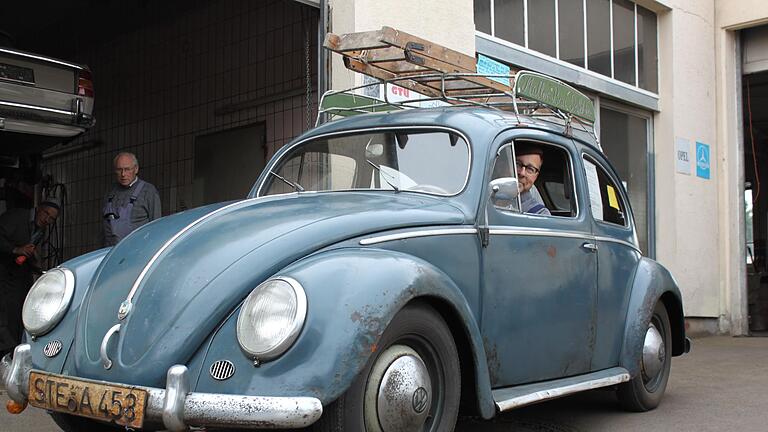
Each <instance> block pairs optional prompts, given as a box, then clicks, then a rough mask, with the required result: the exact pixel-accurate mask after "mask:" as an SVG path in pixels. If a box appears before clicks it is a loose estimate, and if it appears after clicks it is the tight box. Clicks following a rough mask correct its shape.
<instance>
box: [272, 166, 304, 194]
mask: <svg viewBox="0 0 768 432" xmlns="http://www.w3.org/2000/svg"><path fill="white" fill-rule="evenodd" d="M269 173H270V174H272V175H273V176H275V177H277V178H278V179H280V180H282V181H283V182H285V184H287V185H288V186H290V187H292V188H293V190H295V191H296V192H304V188H303V187H301V185H300V184H298V183H296V182H292V181H290V180H288V179H287V178H285V177H283V176H281V175H280V174H278V173H276V172H274V171H270V172H269Z"/></svg>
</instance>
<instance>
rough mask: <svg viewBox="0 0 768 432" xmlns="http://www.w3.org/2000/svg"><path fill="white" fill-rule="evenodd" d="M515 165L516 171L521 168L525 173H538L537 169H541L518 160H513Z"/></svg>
mask: <svg viewBox="0 0 768 432" xmlns="http://www.w3.org/2000/svg"><path fill="white" fill-rule="evenodd" d="M515 166H516V167H517V170H518V171H522V170H523V169H525V173H526V174H528V175H536V174H538V173H539V171H541V169H539V168H538V167H536V166H533V165H530V164H524V163H522V162H520V161H515Z"/></svg>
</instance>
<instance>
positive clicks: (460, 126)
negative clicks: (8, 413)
mask: <svg viewBox="0 0 768 432" xmlns="http://www.w3.org/2000/svg"><path fill="white" fill-rule="evenodd" d="M571 126H572V125H571V124H570V123H569V122H558V121H554V120H552V119H551V118H544V117H541V116H537V115H522V114H520V113H509V112H504V111H501V110H498V109H494V108H489V107H480V106H465V107H438V108H429V109H411V110H401V111H398V112H385V113H370V114H364V115H358V116H353V117H351V118H347V119H343V120H339V121H334V122H329V123H326V124H324V125H322V126H320V127H317V128H315V129H313V130H311V131H309V132H307V133H305V134H304V135H302V136H301V137H299V138H298V139H296V140H295V141H293V142H292V143H290V144H288V145H286V146H285V147H284V148H283V149H281V150H280V151H279V152H278V153H277V154H276V155H275V157H274V158H273V159H272V160H271V161H270V162H269V163H268V165H267V166H266V168H265V169H264V171H263V172H262V174H261V176H260V178H259V179H258V181H257V182H256V184H255V186H254V187H253V189H252V191H251V192H250V194H249V196H248V197H247V198H246V199H244V200H242V201H236V202H229V203H222V204H216V205H209V206H205V207H200V208H196V209H193V210H188V211H185V212H182V213H178V214H174V215H172V216H168V217H165V218H162V219H160V220H157V221H154V222H152V223H150V224H147V225H145V226H143V227H141V228H140V229H138V230H136V231H134V232H133V233H132V234H130V235H129V236H128V237H127V238H125V239H124V240H123V241H122V242H120V243H119V244H118V245H117V246H115V247H114V248H112V249H103V250H99V251H95V252H92V253H89V254H86V255H83V256H81V257H78V258H75V259H73V260H70V261H68V262H66V263H64V264H63V265H62V266H60V267H58V268H56V269H52V270H50V271H48V272H47V273H45V274H44V275H43V276H42V277H41V278H40V279H39V280H37V282H36V283H35V285H34V286H33V287H32V289H31V291H30V293H29V296H28V297H27V300H26V303H25V305H24V310H23V318H24V325H25V328H26V332H27V333H26V339H27V341H28V343H26V344H22V345H20V346H18V347H17V348H16V349H15V351H14V353H13V355H12V356H6V358H4V359H3V361H2V365H1V366H0V373H1V376H2V378H3V381H4V383H5V386H6V388H7V391H8V395H9V397H10V398H11V399H12V400H13V403H12V405H13V404H16V405H17V406H18V407H20V408H23V407H24V406H25V405H26V404H30V405H32V406H34V407H37V408H42V409H45V410H48V411H49V412H51V415H52V416H53V418H54V420H55V421H56V422H57V424H59V425H60V426H61V427H62V428H63V429H65V430H67V431H81V430H89V431H95V430H112V429H113V428H114V429H121V428H125V427H130V428H134V429H139V428H144V429H167V430H171V431H181V430H186V429H188V428H190V427H198V428H199V427H203V428H243V429H268V428H269V429H287V428H301V427H306V426H310V427H311V428H316V429H317V430H347V431H386V432H390V431H447V430H452V428H453V426H454V425H455V422H456V419H457V415H458V414H459V413H460V412H461V413H466V414H474V415H479V416H481V417H483V418H486V419H487V418H491V417H493V416H494V415H495V414H496V413H498V412H500V411H505V410H509V409H513V408H516V407H520V406H524V405H527V404H531V403H535V402H539V401H542V400H546V399H550V398H555V397H560V396H563V395H567V394H570V393H574V392H579V391H584V390H589V389H593V388H598V387H612V388H615V390H616V393H617V395H618V397H619V399H620V401H621V402H622V404H623V405H624V406H625V407H626V408H628V409H629V410H633V411H645V410H650V409H653V408H654V407H656V406H657V405H658V404H659V402H660V400H661V398H662V395H663V393H664V390H665V387H666V385H667V380H668V378H669V374H670V363H671V357H672V356H677V355H681V354H683V353H684V352H687V351H688V349H689V341H688V340H687V339H686V337H685V331H684V322H683V312H682V311H683V308H682V302H681V297H680V292H679V290H678V287H677V285H676V283H675V281H674V279H673V278H672V276H671V275H670V273H669V272H668V271H667V270H666V269H665V268H664V267H662V266H661V265H660V264H658V263H657V262H655V261H653V260H651V259H649V258H646V257H644V256H643V255H642V253H641V251H640V248H639V246H638V240H637V236H636V233H635V224H634V221H633V218H632V213H631V211H630V206H629V201H628V199H627V195H626V192H625V189H624V187H623V186H622V183H621V181H620V179H619V177H618V176H617V175H616V172H615V171H614V169H613V168H612V167H611V165H610V164H609V163H608V161H607V160H606V158H605V156H604V155H603V153H602V152H601V150H600V147H599V145H598V143H597V142H596V140H595V139H594V136H592V135H590V134H587V133H583V132H580V131H579V130H576V129H574V128H573V127H571ZM531 203H533V206H531V205H530V204H531Z"/></svg>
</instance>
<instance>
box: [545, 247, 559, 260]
mask: <svg viewBox="0 0 768 432" xmlns="http://www.w3.org/2000/svg"><path fill="white" fill-rule="evenodd" d="M547 255H549V257H550V258H554V257H556V256H557V248H556V247H554V246H552V245H550V246H549V247H548V248H547Z"/></svg>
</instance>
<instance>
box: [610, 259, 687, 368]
mask: <svg viewBox="0 0 768 432" xmlns="http://www.w3.org/2000/svg"><path fill="white" fill-rule="evenodd" d="M658 302H662V304H663V305H664V308H665V310H666V311H667V315H668V316H669V322H670V327H671V332H672V335H671V336H672V355H673V356H678V355H681V354H683V353H684V352H685V325H684V318H683V306H682V304H683V302H682V297H681V295H680V289H679V288H678V286H677V283H676V282H675V280H674V278H673V277H672V274H671V273H669V271H668V270H667V269H666V268H664V267H663V266H662V265H661V264H659V263H657V262H656V261H654V260H652V259H649V258H645V257H644V258H642V259H641V260H640V262H639V263H638V266H637V271H636V272H635V278H634V281H633V283H632V292H631V295H630V299H629V305H628V308H627V315H626V316H627V319H626V322H625V327H624V341H623V344H622V349H621V357H620V365H621V366H623V367H624V368H626V369H627V370H628V371H629V373H630V375H631V376H633V377H634V376H636V375H637V374H638V373H639V372H640V359H641V357H642V350H643V341H644V340H645V333H646V331H647V329H648V323H649V322H650V320H651V317H652V315H653V308H654V307H655V305H656V304H657V303H658Z"/></svg>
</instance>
